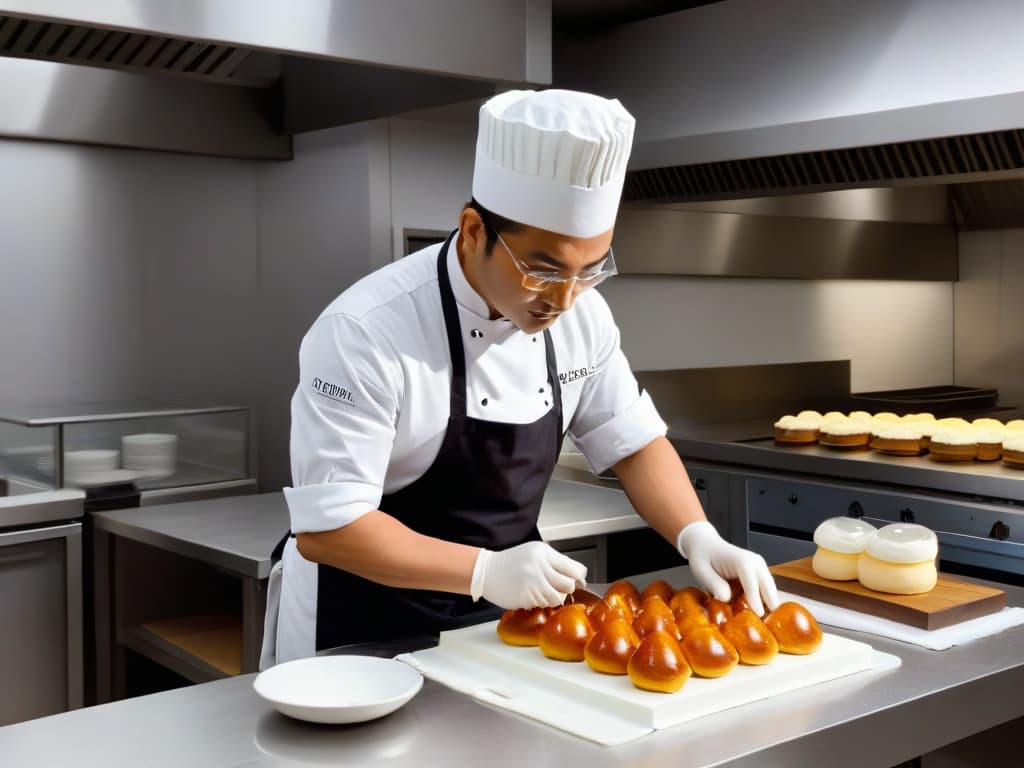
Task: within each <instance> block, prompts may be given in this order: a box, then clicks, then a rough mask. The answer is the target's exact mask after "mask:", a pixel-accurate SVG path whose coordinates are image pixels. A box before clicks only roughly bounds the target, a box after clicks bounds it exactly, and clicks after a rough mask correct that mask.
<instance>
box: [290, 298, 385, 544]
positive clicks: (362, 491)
mask: <svg viewBox="0 0 1024 768" xmlns="http://www.w3.org/2000/svg"><path fill="white" fill-rule="evenodd" d="M400 398H401V376H400V375H399V373H398V372H397V370H396V363H395V356H394V355H393V354H390V353H389V352H388V350H387V349H386V348H385V347H384V346H383V345H382V343H381V342H380V341H379V340H376V339H374V338H371V336H370V334H368V333H366V331H365V330H364V329H363V328H362V326H361V324H360V323H359V321H358V320H356V319H354V318H352V317H348V316H345V315H331V316H326V317H321V318H320V319H319V320H317V322H316V323H314V325H313V327H312V328H311V329H310V331H309V333H307V334H306V337H305V338H304V339H303V341H302V346H301V347H300V350H299V385H298V387H297V388H296V390H295V394H294V396H293V397H292V428H291V444H290V449H291V463H292V484H293V486H294V487H292V488H286V489H284V492H285V499H286V500H287V503H288V511H289V515H290V518H291V527H292V532H293V533H311V532H317V531H328V530H334V529H337V528H341V527H343V526H345V525H348V524H349V523H351V522H352V521H353V520H355V519H357V518H358V517H360V516H361V515H363V514H365V513H367V512H369V511H371V510H373V509H376V508H377V507H378V506H379V504H380V500H381V497H382V495H383V491H382V489H383V486H384V478H385V475H386V473H387V467H388V463H389V461H390V458H391V452H392V448H393V446H394V439H395V423H396V418H397V416H396V414H397V409H398V403H399V402H400Z"/></svg>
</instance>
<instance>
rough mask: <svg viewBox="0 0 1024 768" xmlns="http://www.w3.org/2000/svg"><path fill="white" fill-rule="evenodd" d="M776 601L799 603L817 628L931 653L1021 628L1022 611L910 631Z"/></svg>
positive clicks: (813, 603)
mask: <svg viewBox="0 0 1024 768" xmlns="http://www.w3.org/2000/svg"><path fill="white" fill-rule="evenodd" d="M779 599H780V600H782V601H786V600H794V601H796V602H798V603H800V604H801V605H803V606H804V607H806V608H807V610H809V611H810V612H811V613H812V614H814V618H816V619H817V620H818V622H819V623H820V624H827V625H828V626H830V627H840V628H841V629H853V630H856V631H858V632H866V633H867V634H869V635H878V636H879V637H888V638H891V639H893V640H901V641H903V642H904V643H911V644H913V645H919V646H921V647H922V648H928V649H930V650H933V651H944V650H946V649H947V648H952V647H953V646H954V645H963V644H964V643H969V642H971V641H972V640H977V639H979V638H982V637H988V636H990V635H997V634H999V633H1000V632H1002V631H1003V630H1006V629H1009V628H1010V627H1016V626H1018V625H1020V624H1024V608H1004V609H1003V610H1001V611H999V612H997V613H992V614H989V615H988V616H980V617H978V618H977V619H970V620H968V621H962V622H960V623H959V624H953V625H951V626H948V627H943V628H942V629H931V630H928V629H918V628H917V627H911V626H909V625H907V624H901V623H900V622H898V621H892V620H891V619H883V618H880V617H878V616H871V615H869V614H866V613H861V612H860V611H854V610H851V609H849V608H840V607H839V606H837V605H830V604H828V603H821V602H818V601H817V600H811V599H810V598H808V597H803V596H801V595H793V594H789V593H787V592H779Z"/></svg>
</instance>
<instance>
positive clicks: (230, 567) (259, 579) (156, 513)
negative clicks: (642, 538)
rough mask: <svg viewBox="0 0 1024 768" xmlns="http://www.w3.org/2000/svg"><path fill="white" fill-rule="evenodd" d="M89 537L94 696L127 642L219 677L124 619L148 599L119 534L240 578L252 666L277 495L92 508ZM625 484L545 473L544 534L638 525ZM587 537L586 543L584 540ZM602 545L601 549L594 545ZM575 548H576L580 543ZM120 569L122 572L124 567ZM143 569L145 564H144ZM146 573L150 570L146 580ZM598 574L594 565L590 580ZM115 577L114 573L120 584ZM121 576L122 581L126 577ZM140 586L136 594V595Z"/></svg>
mask: <svg viewBox="0 0 1024 768" xmlns="http://www.w3.org/2000/svg"><path fill="white" fill-rule="evenodd" d="M92 517H93V521H94V530H95V537H94V543H93V551H94V555H95V564H96V565H95V592H96V601H95V605H96V607H95V616H96V637H97V660H96V666H97V683H96V690H97V700H98V701H100V702H106V701H110V700H112V699H113V698H120V697H121V696H122V695H123V692H124V649H123V647H122V645H123V644H127V645H128V646H130V647H132V648H133V649H134V650H136V651H139V652H142V653H144V654H145V655H147V656H150V657H151V658H154V659H156V660H157V661H159V662H160V663H161V664H164V665H165V666H167V667H169V668H170V669H173V670H175V671H176V672H177V673H178V674H181V675H184V676H185V677H188V678H189V679H191V680H193V682H205V681H207V680H211V679H215V678H217V677H220V676H222V675H221V674H220V673H218V672H217V670H215V669H212V668H209V667H207V666H205V665H203V664H202V662H197V661H196V660H193V659H192V658H190V657H188V656H187V655H183V654H180V653H178V652H177V650H176V649H175V648H172V647H169V646H168V645H167V644H166V643H163V642H161V641H160V639H159V638H153V637H152V636H151V635H149V634H148V633H146V632H144V631H140V630H139V629H138V627H137V626H134V624H135V623H136V622H133V621H131V620H130V619H129V620H125V618H124V615H123V614H125V613H129V612H130V606H128V605H127V604H128V603H130V602H132V600H131V599H130V598H126V597H122V598H120V599H119V598H118V597H117V595H119V594H121V595H124V594H125V593H126V592H130V591H135V592H136V597H135V599H134V601H135V602H136V603H137V602H139V601H140V600H142V599H145V594H147V593H146V590H145V589H140V588H139V584H138V583H137V582H138V579H139V578H140V577H142V575H141V574H131V573H117V571H118V570H119V569H118V568H115V567H112V564H113V563H116V562H118V557H117V552H116V551H115V550H116V549H117V547H118V541H119V540H123V541H128V542H134V543H141V544H146V545H150V546H152V547H155V548H156V549H158V550H161V551H163V552H167V553H172V554H173V555H176V556H179V557H182V558H186V559H189V560H194V561H198V562H201V563H204V564H207V565H211V566H213V567H215V568H217V569H218V570H220V571H222V572H224V573H227V574H229V575H231V576H232V577H235V578H237V579H239V580H240V582H241V591H242V609H241V615H242V661H241V670H242V672H254V671H255V670H256V669H257V663H258V660H259V648H260V643H261V641H262V634H263V613H264V608H265V604H266V594H265V590H264V588H265V580H266V578H267V576H268V574H269V573H270V566H271V562H270V552H271V550H272V549H273V547H274V545H275V544H276V543H277V541H278V540H279V539H280V538H281V536H282V535H283V534H284V532H285V531H286V530H287V529H288V512H287V506H286V503H285V500H284V495H283V494H281V493H267V494H260V495H255V496H237V497H228V498H219V499H209V500H203V501H195V502H184V503H180V504H167V505H160V506H153V507H143V508H135V509H121V510H114V511H108V512H97V513H94V514H93V515H92ZM645 526H646V523H644V521H643V520H642V519H641V518H640V517H638V516H637V514H636V513H635V512H634V511H633V508H632V506H630V504H629V501H628V500H627V499H626V497H625V494H624V493H622V491H619V490H614V489H607V488H597V487H594V486H590V485H586V484H581V483H574V482H567V481H564V480H552V481H551V483H550V484H549V486H548V489H547V491H546V492H545V496H544V503H543V505H542V507H541V512H540V521H539V528H540V533H541V535H542V536H543V537H544V538H545V539H546V540H547V541H550V542H553V543H555V544H556V545H558V546H559V548H561V549H568V550H569V551H572V548H573V547H583V546H584V545H585V544H586V543H588V542H592V541H594V540H598V539H600V537H602V536H604V535H605V534H608V533H612V532H616V531H623V530H629V529H634V528H642V527H645ZM593 546H594V545H593V544H591V547H593ZM598 548H599V547H598ZM581 551H582V550H581ZM120 570H126V568H125V567H124V566H123V565H122V566H121V568H120ZM147 570H151V569H148V568H147ZM151 576H152V574H147V575H146V578H150V577H151ZM599 578H601V574H600V573H598V574H596V575H593V576H592V580H597V579H599ZM118 579H121V582H120V586H119V582H118ZM125 580H127V581H125ZM140 592H141V593H142V594H141V595H140V594H138V593H140Z"/></svg>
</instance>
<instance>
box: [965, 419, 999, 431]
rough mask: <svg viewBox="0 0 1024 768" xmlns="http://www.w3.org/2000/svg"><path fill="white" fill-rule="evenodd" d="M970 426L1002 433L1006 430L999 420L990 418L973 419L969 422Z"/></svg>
mask: <svg viewBox="0 0 1024 768" xmlns="http://www.w3.org/2000/svg"><path fill="white" fill-rule="evenodd" d="M971 426H972V427H977V428H979V429H994V430H995V431H996V432H1002V431H1003V430H1004V429H1006V425H1005V424H1003V422H1001V421H1000V420H999V419H990V418H982V419H975V420H974V421H972V422H971Z"/></svg>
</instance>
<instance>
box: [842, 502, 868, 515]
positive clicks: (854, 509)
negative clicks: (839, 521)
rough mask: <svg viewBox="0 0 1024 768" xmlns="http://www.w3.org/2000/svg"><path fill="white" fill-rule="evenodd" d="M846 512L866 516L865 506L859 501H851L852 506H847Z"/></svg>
mask: <svg viewBox="0 0 1024 768" xmlns="http://www.w3.org/2000/svg"><path fill="white" fill-rule="evenodd" d="M846 514H847V516H849V517H864V507H862V506H861V504H860V502H859V501H851V502H850V506H848V507H847V508H846Z"/></svg>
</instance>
